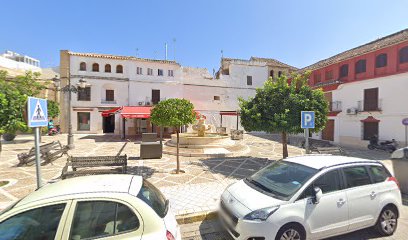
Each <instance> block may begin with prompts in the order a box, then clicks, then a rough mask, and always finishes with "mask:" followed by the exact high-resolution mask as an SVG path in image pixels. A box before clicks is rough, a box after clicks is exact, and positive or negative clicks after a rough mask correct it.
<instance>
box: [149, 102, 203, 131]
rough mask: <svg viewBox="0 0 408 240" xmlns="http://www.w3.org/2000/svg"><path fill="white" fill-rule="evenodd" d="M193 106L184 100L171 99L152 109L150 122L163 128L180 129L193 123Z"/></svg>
mask: <svg viewBox="0 0 408 240" xmlns="http://www.w3.org/2000/svg"><path fill="white" fill-rule="evenodd" d="M195 119H196V117H195V113H194V105H193V104H192V103H191V102H190V101H188V100H186V99H178V98H171V99H167V100H164V101H161V102H159V103H158V104H157V105H156V106H154V108H153V109H152V112H151V115H150V120H151V121H152V123H153V124H156V125H158V126H163V127H176V128H178V127H181V126H184V125H187V124H191V123H194V121H195Z"/></svg>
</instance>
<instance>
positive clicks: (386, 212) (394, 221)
mask: <svg viewBox="0 0 408 240" xmlns="http://www.w3.org/2000/svg"><path fill="white" fill-rule="evenodd" d="M397 225H398V218H397V212H396V210H395V208H393V207H386V208H384V209H383V210H382V211H381V214H380V216H379V217H378V220H377V224H376V229H377V231H378V232H379V233H380V234H381V235H383V236H391V235H392V234H394V232H395V230H396V229H397Z"/></svg>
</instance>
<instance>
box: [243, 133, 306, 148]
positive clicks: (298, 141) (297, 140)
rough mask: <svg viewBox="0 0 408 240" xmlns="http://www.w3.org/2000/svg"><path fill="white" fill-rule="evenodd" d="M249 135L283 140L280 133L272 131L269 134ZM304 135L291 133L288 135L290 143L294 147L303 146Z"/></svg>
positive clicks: (276, 140)
mask: <svg viewBox="0 0 408 240" xmlns="http://www.w3.org/2000/svg"><path fill="white" fill-rule="evenodd" d="M247 134H248V135H251V136H254V137H259V138H263V139H267V140H272V141H275V142H279V143H281V142H282V137H281V135H280V134H279V133H271V134H267V133H247ZM303 139H304V138H303V137H300V136H292V135H289V136H288V145H290V146H293V147H301V146H302V141H303Z"/></svg>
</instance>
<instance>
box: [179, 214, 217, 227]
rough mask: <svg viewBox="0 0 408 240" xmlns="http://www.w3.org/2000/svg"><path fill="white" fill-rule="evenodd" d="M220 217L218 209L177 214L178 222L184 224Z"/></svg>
mask: <svg viewBox="0 0 408 240" xmlns="http://www.w3.org/2000/svg"><path fill="white" fill-rule="evenodd" d="M217 217H218V212H217V211H204V212H198V213H187V214H181V215H177V216H176V220H177V223H178V224H180V225H182V224H188V223H194V222H201V221H204V220H212V219H215V218H217Z"/></svg>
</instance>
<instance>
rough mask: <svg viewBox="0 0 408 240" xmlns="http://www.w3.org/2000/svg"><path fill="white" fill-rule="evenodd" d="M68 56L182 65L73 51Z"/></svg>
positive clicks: (157, 60) (168, 61)
mask: <svg viewBox="0 0 408 240" xmlns="http://www.w3.org/2000/svg"><path fill="white" fill-rule="evenodd" d="M68 54H69V55H71V56H80V57H93V58H108V59H115V60H135V61H144V62H155V63H168V64H176V65H180V64H178V63H177V62H176V61H171V60H159V59H149V58H138V57H133V56H117V55H111V54H99V53H78V52H71V51H68Z"/></svg>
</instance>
